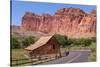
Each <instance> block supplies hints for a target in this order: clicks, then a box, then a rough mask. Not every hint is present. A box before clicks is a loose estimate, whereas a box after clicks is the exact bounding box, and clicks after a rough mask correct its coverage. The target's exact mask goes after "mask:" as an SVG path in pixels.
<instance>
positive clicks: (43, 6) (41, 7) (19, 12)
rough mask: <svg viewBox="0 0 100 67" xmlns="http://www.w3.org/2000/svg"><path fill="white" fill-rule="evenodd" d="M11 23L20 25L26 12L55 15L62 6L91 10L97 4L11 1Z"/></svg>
mask: <svg viewBox="0 0 100 67" xmlns="http://www.w3.org/2000/svg"><path fill="white" fill-rule="evenodd" d="M10 7H11V24H12V25H20V24H21V21H22V16H23V15H24V14H25V12H33V13H36V14H40V15H41V14H43V13H48V14H50V15H54V13H55V12H56V11H57V10H58V9H60V8H68V7H75V8H80V9H82V10H84V11H85V12H90V11H91V10H94V9H96V6H95V5H79V4H78V5H76V4H61V3H46V2H33V1H32V2H31V1H29V2H28V1H15V0H12V2H11V5H10Z"/></svg>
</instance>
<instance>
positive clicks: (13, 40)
mask: <svg viewBox="0 0 100 67" xmlns="http://www.w3.org/2000/svg"><path fill="white" fill-rule="evenodd" d="M10 44H11V48H12V49H16V48H20V43H19V41H18V39H17V38H16V37H13V36H12V37H11V38H10Z"/></svg>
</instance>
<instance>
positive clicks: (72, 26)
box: [21, 7, 96, 37]
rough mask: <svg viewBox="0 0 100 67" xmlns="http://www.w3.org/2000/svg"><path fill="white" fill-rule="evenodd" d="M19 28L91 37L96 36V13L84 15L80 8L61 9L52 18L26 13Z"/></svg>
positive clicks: (47, 15)
mask: <svg viewBox="0 0 100 67" xmlns="http://www.w3.org/2000/svg"><path fill="white" fill-rule="evenodd" d="M21 28H22V29H25V30H28V31H34V32H43V33H47V34H54V33H58V34H62V35H67V36H69V37H93V36H95V35H96V11H95V10H93V11H91V12H90V13H86V12H85V11H83V10H81V9H80V8H72V7H71V8H62V9H59V10H57V12H56V13H55V14H54V15H53V16H51V15H49V14H42V15H37V14H34V13H31V12H26V13H25V15H24V16H23V17H22V24H21Z"/></svg>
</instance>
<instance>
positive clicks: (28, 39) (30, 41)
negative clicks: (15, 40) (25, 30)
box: [22, 36, 35, 47]
mask: <svg viewBox="0 0 100 67" xmlns="http://www.w3.org/2000/svg"><path fill="white" fill-rule="evenodd" d="M34 38H35V37H34V36H29V37H26V38H24V39H23V40H22V44H23V46H24V47H27V46H29V45H30V44H33V43H34V42H35V40H34Z"/></svg>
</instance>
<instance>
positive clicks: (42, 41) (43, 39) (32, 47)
mask: <svg viewBox="0 0 100 67" xmlns="http://www.w3.org/2000/svg"><path fill="white" fill-rule="evenodd" d="M52 37H53V36H45V37H41V38H40V39H39V40H38V41H37V42H35V43H34V44H32V45H30V46H28V47H27V48H25V49H26V50H30V51H31V50H35V49H37V48H39V47H41V46H43V45H45V44H46V43H47V42H48V41H49V40H50V39H51V38H52Z"/></svg>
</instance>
